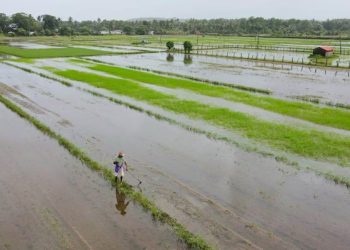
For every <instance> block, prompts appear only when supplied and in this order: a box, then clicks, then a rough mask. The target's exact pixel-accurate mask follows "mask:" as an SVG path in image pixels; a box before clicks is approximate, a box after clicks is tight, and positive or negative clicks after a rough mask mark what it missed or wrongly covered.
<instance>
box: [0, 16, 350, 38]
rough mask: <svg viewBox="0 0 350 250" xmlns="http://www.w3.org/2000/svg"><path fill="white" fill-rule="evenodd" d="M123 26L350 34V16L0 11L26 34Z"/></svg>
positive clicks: (0, 20)
mask: <svg viewBox="0 0 350 250" xmlns="http://www.w3.org/2000/svg"><path fill="white" fill-rule="evenodd" d="M112 30H121V31H123V32H124V33H125V34H137V35H145V34H147V33H148V32H150V31H154V33H155V34H213V33H215V34H237V35H244V34H245V35H248V34H249V35H256V34H269V35H274V36H300V35H302V36H320V35H340V34H344V35H350V19H334V20H326V21H316V20H296V19H289V20H283V19H276V18H271V19H264V18H261V17H251V18H241V19H211V20H196V19H190V20H179V19H165V20H152V19H150V20H141V19H140V20H129V21H120V20H101V19H99V18H98V19H97V20H94V21H81V22H78V21H73V18H71V17H70V18H69V19H68V20H67V21H63V20H61V19H60V18H56V17H54V16H50V15H42V16H38V17H37V18H36V19H35V18H34V17H33V16H31V15H28V14H25V13H16V14H14V15H12V16H6V15H5V14H2V13H0V33H1V32H4V33H8V32H15V33H16V34H18V35H27V34H29V32H35V34H36V35H54V34H60V35H77V34H81V35H89V34H99V33H100V32H101V31H107V32H108V31H112Z"/></svg>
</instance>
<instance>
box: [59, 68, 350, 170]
mask: <svg viewBox="0 0 350 250" xmlns="http://www.w3.org/2000/svg"><path fill="white" fill-rule="evenodd" d="M55 73H56V74H58V75H60V76H62V77H66V78H69V79H72V80H77V81H81V82H85V83H88V84H90V85H92V86H94V87H97V88H104V89H107V90H110V91H112V92H115V93H117V94H121V95H124V96H129V97H131V98H134V99H136V100H140V101H145V102H147V103H149V104H151V105H155V106H158V107H161V108H164V109H166V110H169V111H173V112H175V113H178V114H185V115H188V116H189V117H191V118H195V119H201V120H204V121H207V122H209V123H211V124H213V125H215V126H220V127H223V128H225V129H228V130H231V131H234V132H239V133H241V134H243V135H244V136H246V137H248V138H250V139H254V140H256V141H260V142H263V143H266V144H268V145H270V146H272V147H274V148H277V149H280V150H284V151H288V152H292V153H295V154H298V155H301V156H306V157H312V158H314V159H324V160H329V161H332V162H337V163H338V164H342V165H349V160H350V138H348V137H345V136H344V137H341V136H339V135H336V134H330V133H324V132H320V131H315V130H304V129H297V128H293V127H290V126H286V125H281V124H274V123H270V122H266V121H262V120H259V119H256V118H254V117H252V116H249V115H246V114H243V113H239V112H234V111H231V110H229V109H226V108H219V107H212V106H209V105H205V104H200V103H197V102H194V101H188V100H180V99H178V98H176V97H174V96H172V95H167V94H163V93H160V92H157V91H155V90H152V89H149V88H147V87H144V86H142V85H141V84H138V83H136V82H134V81H129V80H125V79H116V78H112V77H105V76H100V75H95V74H92V73H87V72H80V71H76V70H63V71H59V70H58V71H56V72H55Z"/></svg>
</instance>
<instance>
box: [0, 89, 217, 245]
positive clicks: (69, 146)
mask: <svg viewBox="0 0 350 250" xmlns="http://www.w3.org/2000/svg"><path fill="white" fill-rule="evenodd" d="M0 102H2V103H3V104H4V105H5V106H6V107H7V108H9V109H10V110H12V111H13V112H15V113H17V114H18V115H19V116H20V117H22V118H24V119H26V120H27V121H28V122H30V123H31V124H33V125H34V126H35V127H36V128H37V129H39V130H40V131H41V132H43V133H44V134H46V135H48V136H49V137H51V138H53V139H55V140H56V141H57V142H58V143H59V144H60V145H61V146H63V147H64V148H65V149H66V150H67V151H68V152H69V153H70V154H71V155H73V156H74V157H76V158H77V159H79V160H80V161H81V162H82V163H83V164H85V165H86V166H88V167H89V168H90V169H92V170H94V171H97V172H98V173H99V174H101V175H102V176H103V177H104V178H105V179H106V180H108V181H110V183H111V184H112V185H116V184H115V177H114V174H113V171H112V170H111V169H110V168H107V167H104V166H102V165H101V164H100V163H98V162H96V161H94V160H92V159H91V158H90V157H89V156H88V155H87V154H86V153H85V152H83V151H82V150H81V149H79V148H78V147H77V146H75V145H74V144H73V143H71V142H70V141H68V140H67V139H65V138H64V137H62V136H61V135H59V134H57V133H55V132H54V131H53V130H51V129H50V128H49V127H47V126H46V125H45V124H43V123H41V122H40V121H39V120H37V119H35V118H34V117H32V116H30V115H29V114H27V113H26V112H25V111H23V110H22V109H21V108H20V107H18V106H17V105H15V104H14V103H12V102H11V101H9V100H8V99H6V98H5V97H3V96H2V95H0ZM119 187H120V190H121V191H123V192H124V193H125V194H126V195H128V196H129V197H131V198H132V199H134V200H135V201H137V202H138V203H139V204H140V205H141V206H142V207H143V208H144V209H146V210H147V211H149V212H150V213H151V214H152V216H153V217H154V218H155V219H156V220H158V221H160V222H163V223H166V224H168V225H169V226H170V227H171V228H172V229H173V230H174V231H175V233H176V235H177V236H178V237H179V238H180V239H182V240H184V242H186V244H187V245H188V246H189V247H191V248H196V249H212V247H211V246H209V245H208V243H206V242H205V241H204V240H203V239H202V238H201V237H200V236H198V235H194V234H192V233H191V232H189V231H188V230H187V229H185V227H184V226H183V225H181V224H180V223H178V222H177V220H176V219H175V218H172V217H170V215H168V214H167V213H165V212H163V211H162V210H160V209H159V208H157V207H156V205H155V204H154V203H153V202H151V201H150V200H148V199H147V198H146V197H145V196H144V195H143V194H141V193H140V192H137V191H135V190H134V189H133V188H132V186H130V185H128V184H126V183H123V184H119Z"/></svg>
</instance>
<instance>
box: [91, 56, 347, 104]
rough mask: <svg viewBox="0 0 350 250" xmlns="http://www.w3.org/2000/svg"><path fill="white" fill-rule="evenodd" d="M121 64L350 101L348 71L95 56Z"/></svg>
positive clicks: (218, 60) (210, 59)
mask: <svg viewBox="0 0 350 250" xmlns="http://www.w3.org/2000/svg"><path fill="white" fill-rule="evenodd" d="M92 58H94V59H98V60H101V61H104V62H107V63H113V64H116V65H121V66H137V67H143V68H148V69H153V70H159V71H164V72H171V73H177V74H181V75H186V76H191V77H197V78H202V79H208V80H212V81H220V82H226V83H232V84H239V85H244V86H248V87H254V88H260V89H268V90H271V91H272V93H273V95H275V96H277V97H281V98H290V97H293V98H295V97H301V98H302V97H307V96H312V97H314V98H316V99H319V100H320V101H321V102H332V103H342V104H350V98H349V95H350V77H349V74H350V73H349V72H348V71H346V70H336V69H321V68H314V67H309V66H297V65H282V64H272V63H267V62H258V61H244V60H243V61H242V60H232V59H225V58H214V57H207V56H197V55H192V56H191V59H190V60H189V59H188V58H186V57H185V56H184V55H182V54H175V55H172V56H171V59H169V55H168V54H166V53H152V54H140V55H119V56H98V57H92Z"/></svg>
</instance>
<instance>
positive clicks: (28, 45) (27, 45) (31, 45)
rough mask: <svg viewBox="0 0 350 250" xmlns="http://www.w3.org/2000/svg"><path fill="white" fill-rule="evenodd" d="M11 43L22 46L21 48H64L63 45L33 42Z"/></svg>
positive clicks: (18, 46)
mask: <svg viewBox="0 0 350 250" xmlns="http://www.w3.org/2000/svg"><path fill="white" fill-rule="evenodd" d="M9 45H10V46H12V47H17V48H21V49H57V48H62V47H57V46H51V45H45V44H38V43H31V42H10V43H9Z"/></svg>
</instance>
